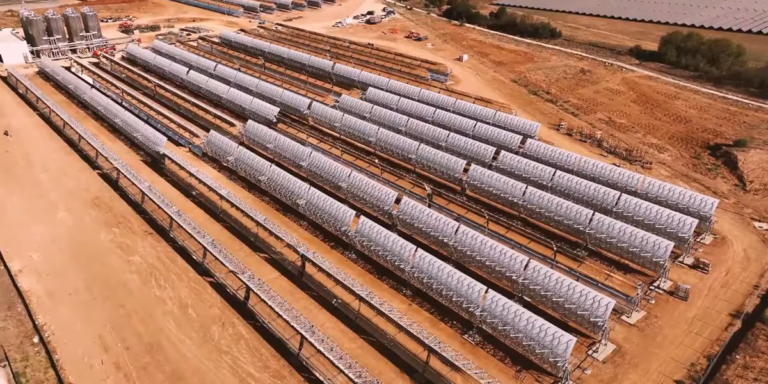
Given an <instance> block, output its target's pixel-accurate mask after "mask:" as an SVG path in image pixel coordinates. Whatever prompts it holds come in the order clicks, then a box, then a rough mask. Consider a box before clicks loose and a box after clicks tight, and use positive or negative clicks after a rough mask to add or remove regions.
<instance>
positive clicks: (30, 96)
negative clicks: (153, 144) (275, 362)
mask: <svg viewBox="0 0 768 384" xmlns="http://www.w3.org/2000/svg"><path fill="white" fill-rule="evenodd" d="M43 65H45V64H43ZM8 73H9V76H8V79H9V83H10V84H11V86H13V87H14V88H16V89H17V90H18V92H19V93H20V94H21V95H22V96H23V97H24V98H26V99H27V100H28V101H29V102H30V103H32V104H33V105H34V106H35V107H36V108H38V109H39V110H40V112H41V113H42V114H43V116H44V118H45V119H46V120H48V121H49V122H50V123H51V124H52V125H53V126H54V127H55V128H56V129H58V130H59V131H61V132H62V133H63V134H64V137H65V138H66V139H67V140H69V141H70V143H71V144H72V145H73V146H74V147H75V148H77V149H78V150H79V151H80V152H82V153H83V154H84V155H86V157H88V159H89V160H90V161H91V162H92V163H93V164H94V165H96V166H97V167H98V168H99V169H100V170H101V171H102V174H103V175H105V176H106V177H108V178H109V179H110V180H112V181H113V183H114V184H115V185H116V186H117V187H118V188H120V189H121V190H122V191H123V192H125V193H126V195H127V196H128V197H129V198H130V199H131V200H132V201H133V202H134V203H136V204H137V206H139V207H141V209H142V210H143V211H145V212H146V213H148V214H149V216H150V217H151V218H152V219H153V220H154V221H155V222H156V223H157V224H158V225H159V226H160V227H162V228H164V229H165V230H166V231H167V232H168V234H169V235H170V236H171V237H172V238H173V239H174V240H175V241H176V242H177V243H178V244H179V245H181V246H182V247H184V248H185V249H186V250H187V251H188V253H189V254H190V255H191V256H192V257H193V258H195V260H196V261H198V262H199V263H200V264H201V265H202V266H204V267H205V268H206V269H208V270H209V271H210V272H211V273H212V274H213V276H215V277H216V279H217V280H218V281H219V282H221V283H222V284H223V285H224V286H226V287H227V290H228V291H229V292H230V293H231V294H233V295H235V296H237V297H240V298H241V299H242V300H243V301H244V302H245V303H246V304H248V306H249V308H250V309H251V310H252V311H253V313H254V314H255V315H256V317H257V318H258V319H259V321H260V322H262V323H263V324H264V325H265V326H266V328H267V329H268V330H269V331H270V332H272V333H273V334H274V335H275V336H277V337H278V339H280V340H281V341H282V343H283V344H284V345H285V346H286V347H287V348H289V349H290V350H291V351H292V352H294V353H295V355H296V357H297V358H298V359H299V360H300V361H301V362H302V364H304V365H305V366H306V367H308V368H309V369H310V370H311V371H312V372H313V373H315V374H316V375H317V376H318V377H319V378H321V379H322V380H324V381H325V382H327V383H338V379H339V377H340V376H339V375H343V376H344V377H346V378H347V379H348V382H351V383H361V384H363V383H365V384H376V383H379V380H378V379H376V378H374V377H372V376H371V375H370V373H368V371H367V370H365V369H364V368H362V367H361V366H359V365H358V363H357V362H356V361H354V359H352V358H351V357H350V356H349V355H347V354H346V353H345V352H344V351H343V350H341V349H340V348H339V346H338V345H336V344H335V343H334V342H333V341H332V340H330V339H329V338H328V337H327V336H325V335H324V334H322V333H321V332H320V331H319V330H318V329H317V328H316V327H315V326H314V325H312V323H311V322H310V321H309V320H308V319H306V318H305V317H304V316H302V315H301V314H300V313H299V312H298V311H296V309H295V308H293V307H292V306H291V305H290V304H288V302H286V301H285V300H284V299H283V298H282V297H280V296H279V295H278V294H277V293H276V292H274V291H273V290H272V289H271V288H269V286H268V285H266V284H265V283H264V282H263V281H262V280H261V279H258V278H256V277H254V275H253V272H251V271H250V270H249V269H248V268H247V267H245V266H244V265H243V264H242V263H240V261H239V260H237V258H235V257H234V256H232V255H231V254H230V253H229V252H228V251H227V250H226V249H225V248H224V247H223V246H221V245H220V244H218V243H217V242H216V241H215V240H213V238H211V237H210V235H208V234H207V233H206V232H205V231H203V230H202V229H201V228H200V227H199V226H198V225H197V224H196V223H195V222H194V221H192V220H191V219H190V218H189V217H187V216H186V215H185V214H184V213H182V212H181V211H180V210H179V209H178V208H176V207H175V206H174V205H173V204H172V203H171V202H170V201H169V200H168V199H166V198H165V197H164V196H163V195H162V194H161V193H160V192H159V191H158V190H156V189H155V188H154V187H152V185H151V184H150V183H148V182H147V181H146V180H144V179H143V178H141V177H140V176H139V175H138V174H137V173H136V172H135V171H133V169H131V168H130V167H129V166H128V165H127V164H125V163H124V162H123V161H122V160H121V159H120V158H119V157H118V156H116V155H115V154H114V153H112V152H111V151H110V150H109V149H107V148H106V147H105V146H104V145H103V144H102V143H101V141H99V140H98V139H97V138H96V137H95V136H93V134H92V133H91V132H90V131H88V130H87V129H85V128H84V127H82V126H81V125H80V124H78V123H77V122H76V121H74V120H73V119H72V118H71V117H70V116H68V115H67V114H66V113H64V112H63V110H62V109H61V108H60V107H59V106H58V105H56V104H55V103H53V102H52V101H51V100H50V99H48V98H47V97H45V96H44V95H43V93H42V92H40V91H39V90H38V89H37V88H36V87H35V86H34V85H32V84H31V83H30V82H29V80H27V79H26V78H25V77H24V76H23V75H22V74H20V73H19V72H18V71H17V70H16V69H14V68H9V69H8ZM209 256H210V257H209ZM214 261H215V262H216V263H217V264H214ZM217 265H220V266H221V267H223V268H224V270H223V271H222V270H221V268H220V267H217ZM259 304H265V305H259ZM289 333H290V334H289ZM296 336H298V338H297V337H296ZM316 359H326V360H327V363H328V364H326V363H325V362H324V361H315V360H316ZM328 365H330V366H333V367H334V368H335V369H338V371H336V372H327V371H326V366H328ZM345 382H346V380H345Z"/></svg>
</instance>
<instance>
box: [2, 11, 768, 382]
mask: <svg viewBox="0 0 768 384" xmlns="http://www.w3.org/2000/svg"><path fill="white" fill-rule="evenodd" d="M174 1H177V2H180V3H184V4H186V5H190V6H195V7H200V8H204V9H207V10H211V11H215V12H220V13H223V14H226V15H235V16H240V15H243V16H247V17H258V15H253V14H256V13H260V12H263V13H271V12H272V11H274V9H278V10H283V11H291V10H294V9H295V10H304V9H305V8H306V7H311V8H321V7H322V3H323V2H329V3H335V1H331V0H308V1H307V2H306V3H305V2H303V1H300V0H266V1H262V0H258V1H255V0H174ZM494 4H496V5H507V6H515V7H522V8H535V9H544V10H552V11H559V12H570V13H578V14H586V15H594V16H602V17H612V18H620V19H627V20H637V21H646V22H655V23H666V24H673V25H685V26H692V27H702V28H713V29H722V30H729V31H739V32H750V33H768V0H752V1H747V0H737V1H734V2H728V3H726V2H724V1H722V0H689V2H688V3H685V2H670V1H667V2H664V1H657V2H653V1H650V0H616V1H612V2H609V4H602V3H599V2H597V0H580V1H576V2H565V1H556V0H537V1H530V0H529V1H526V0H499V1H497V2H496V3H494ZM44 17H45V19H44V20H43V18H42V17H40V16H37V15H35V14H34V13H31V12H28V13H23V14H22V19H23V20H24V21H25V22H26V24H25V25H24V28H25V31H32V32H34V33H32V32H30V36H32V37H31V39H32V40H34V39H35V33H37V35H39V36H38V40H40V42H39V44H38V45H42V44H48V43H47V41H48V40H51V41H61V42H65V41H69V42H78V41H81V40H82V41H84V42H86V41H88V40H89V39H91V38H99V37H101V34H102V31H101V28H100V26H99V24H98V16H97V14H96V13H95V11H93V10H91V9H90V8H88V7H86V8H83V10H82V12H75V11H72V10H69V9H68V10H67V11H65V12H64V13H62V14H61V15H59V14H57V13H55V12H53V11H49V12H47V13H46V14H45V15H44ZM222 17H223V16H222ZM94 22H95V24H94ZM35 23H37V24H35ZM78 23H80V24H79V27H78ZM76 27H77V28H76ZM303 44H305V45H306V47H307V48H306V49H304V48H303V47H302V45H303ZM358 51H359V52H358ZM470 53H471V52H470ZM353 58H357V60H354V59H353ZM62 64H63V65H62ZM36 67H37V68H36V70H37V72H38V74H40V78H37V77H35V78H27V77H26V76H27V75H24V74H22V73H21V72H20V71H18V70H16V69H13V68H11V69H9V70H8V80H7V83H8V85H9V86H10V87H11V88H14V89H15V90H16V91H17V94H18V96H20V97H21V98H23V99H25V100H26V101H27V102H28V103H27V104H28V105H29V106H30V107H31V108H33V109H34V110H36V111H37V112H40V114H39V116H40V117H41V118H42V119H44V120H46V121H47V122H48V123H49V125H51V127H52V128H53V129H54V130H55V131H58V133H59V135H58V137H60V138H63V139H64V140H65V141H67V142H68V144H69V145H70V147H71V149H74V150H76V151H77V152H80V154H81V156H80V158H82V159H84V160H86V161H87V162H89V163H90V164H91V165H92V166H93V167H94V168H96V169H98V170H99V173H100V175H101V177H102V178H106V179H107V180H105V181H107V182H108V183H109V184H110V186H111V187H112V189H113V190H114V191H116V192H118V193H119V194H120V195H121V196H122V198H123V199H127V201H128V202H129V203H130V206H131V207H132V208H134V209H135V210H136V211H137V212H138V213H139V214H140V215H142V216H145V215H146V216H147V217H146V218H145V219H148V220H150V221H151V228H152V230H154V231H156V232H157V233H158V234H160V235H161V236H159V238H161V239H162V240H163V241H167V242H169V243H173V244H171V245H173V246H174V249H175V250H176V251H178V252H180V253H181V251H183V253H182V256H183V258H184V259H185V261H186V262H187V263H190V266H192V267H193V270H195V272H196V273H197V274H199V275H200V276H203V277H206V276H208V277H210V278H209V279H206V281H208V280H210V281H208V283H210V284H211V285H215V284H220V285H221V287H219V286H218V285H216V287H215V288H216V289H215V291H216V292H217V293H219V294H220V295H222V296H223V295H228V297H227V298H226V300H225V302H227V303H228V304H230V305H232V306H233V307H235V306H236V304H238V303H242V304H245V305H243V306H242V308H240V307H237V308H236V311H234V313H236V314H237V315H240V316H241V317H242V319H239V318H238V319H237V320H245V321H246V322H247V323H250V324H251V325H254V324H255V325H256V326H257V327H259V328H263V330H262V329H258V330H257V334H256V335H257V337H258V336H264V338H265V340H266V344H265V345H268V346H269V347H274V348H275V350H276V352H277V354H276V355H278V356H281V357H284V358H285V360H286V362H287V363H288V364H289V365H291V366H293V368H295V369H296V371H297V372H298V375H297V377H301V376H304V379H306V380H308V381H318V382H324V383H334V384H346V383H360V384H380V383H389V382H398V383H399V382H402V381H404V380H401V379H406V378H410V379H411V380H413V381H414V382H423V383H434V384H449V383H456V384H501V383H506V382H508V381H509V382H528V381H535V382H551V383H553V384H554V383H557V384H565V383H577V382H581V381H583V380H585V378H584V377H585V375H589V374H590V370H592V369H597V370H599V369H601V365H599V364H598V365H595V364H594V361H595V360H597V361H599V362H603V361H604V360H603V359H604V358H606V356H608V355H609V354H611V353H619V354H624V355H622V356H620V357H621V358H624V360H626V357H628V356H630V355H632V351H630V352H627V349H626V348H627V347H629V346H630V345H633V344H632V343H634V342H628V340H631V339H632V337H637V335H636V334H634V335H632V336H629V337H628V333H627V332H637V327H636V326H635V324H636V323H635V322H637V321H643V320H640V319H641V318H642V317H643V316H644V315H645V314H646V312H648V313H651V314H653V316H655V317H653V321H654V322H655V323H654V324H653V325H654V326H656V325H657V323H658V321H660V319H661V315H663V314H664V311H668V310H669V308H670V306H669V303H668V301H667V300H670V298H669V297H667V296H670V297H672V296H674V295H672V293H673V292H678V291H676V290H675V289H674V284H676V281H677V280H678V278H679V279H680V281H681V282H682V283H685V284H688V281H687V280H685V279H686V278H688V276H687V275H681V274H680V270H679V268H685V267H686V266H688V267H691V269H699V268H697V267H699V266H701V265H702V264H699V263H700V262H701V263H703V264H706V267H707V271H706V272H704V273H708V272H709V269H708V268H709V263H708V262H707V261H706V260H703V259H700V258H699V257H696V254H697V252H699V251H702V248H703V247H704V245H700V244H705V243H706V240H705V239H706V238H708V237H710V238H711V237H714V238H717V237H718V236H710V235H711V234H712V231H713V227H714V223H715V221H716V217H715V213H716V211H717V206H718V205H719V200H718V199H716V198H714V197H710V196H707V195H704V194H701V193H698V192H695V191H692V190H690V189H688V188H685V187H681V186H678V185H674V184H671V183H667V182H664V181H661V180H658V179H655V178H653V177H649V176H646V175H643V174H640V173H637V172H633V171H631V170H629V169H625V168H622V167H621V166H617V165H614V164H610V163H606V162H602V161H598V160H595V159H593V158H591V157H588V156H583V155H579V154H577V153H574V152H570V151H568V150H565V149H562V148H558V147H556V146H554V145H552V144H548V142H547V141H545V139H544V138H542V135H544V133H543V132H542V131H541V124H540V123H538V122H536V121H533V120H531V119H526V118H522V117H519V116H517V115H516V112H515V111H514V110H512V109H510V107H509V106H508V105H505V104H504V103H502V102H498V101H493V100H490V99H485V98H482V97H480V96H476V95H472V94H469V93H466V92H463V91H459V90H453V89H452V88H451V87H450V86H449V85H448V84H450V82H449V76H450V75H451V69H450V68H451V67H452V66H451V65H450V64H448V65H446V64H442V63H438V62H434V61H429V60H425V59H420V58H419V57H416V56H409V55H406V54H401V53H399V52H397V51H394V50H388V49H385V48H382V49H379V48H378V47H375V46H374V45H370V46H368V47H366V44H365V43H360V42H356V41H353V40H349V39H346V38H342V37H335V36H327V35H324V34H322V33H318V32H313V31H306V30H303V29H301V28H298V27H294V26H291V25H282V24H279V25H277V26H275V27H272V26H270V27H268V26H266V25H261V26H258V27H256V28H255V29H251V30H245V29H243V30H240V31H239V32H228V31H225V32H221V33H219V34H218V35H207V36H200V37H196V38H191V39H190V38H184V37H183V36H182V37H173V36H170V37H169V38H167V39H165V38H164V39H163V40H154V41H152V42H151V43H149V44H142V43H141V40H138V43H136V42H131V43H129V44H127V45H126V47H125V49H124V50H117V51H116V52H115V54H113V55H102V56H97V57H88V58H85V57H80V58H70V60H68V63H67V64H65V63H63V61H61V62H55V61H53V60H51V59H49V58H47V57H43V58H41V59H40V61H39V62H37V63H36ZM46 82H47V83H49V84H47V83H46ZM35 84H37V85H38V86H37V87H36V86H35ZM38 87H39V88H38ZM46 92H49V93H50V92H53V93H58V94H59V96H64V98H63V99H60V101H59V103H60V104H61V106H60V105H57V104H56V103H55V102H53V101H52V99H51V98H48V97H47V96H46V95H45V93H46ZM70 100H71V101H70ZM77 109H83V110H86V111H88V113H86V114H82V113H80V114H79V115H77V116H81V117H79V118H78V120H80V122H78V121H76V120H75V119H74V118H72V117H71V116H75V114H73V113H72V111H73V110H74V111H76V110H77ZM65 110H66V111H65ZM86 121H87V122H86ZM86 127H89V128H86ZM110 135H111V136H114V137H110ZM97 137H98V138H97ZM105 143H106V144H108V145H109V147H108V146H107V145H105ZM111 146H114V148H110V147H111ZM113 151H114V152H113ZM584 153H586V152H584ZM118 154H119V156H118ZM121 157H122V158H121ZM128 164H130V165H131V166H129V165H128ZM132 167H133V168H132ZM89 170H90V169H89ZM152 183H155V185H154V186H153V185H152ZM161 191H162V192H161ZM123 195H125V196H123ZM724 216H725V214H724ZM723 221H724V222H727V220H725V219H723ZM719 228H720V226H719V227H718V229H719ZM163 231H166V232H163ZM166 234H167V236H166ZM706 244H709V243H706ZM162 245H165V244H162ZM230 250H231V251H230ZM691 260H694V263H693V264H691V263H690V261H691ZM263 263H266V264H263ZM198 264H199V265H198ZM214 266H215V268H214ZM198 267H200V268H198ZM269 268H274V271H273V270H272V269H269ZM198 269H199V270H198ZM699 270H700V271H701V272H703V271H702V270H701V269H699ZM273 272H277V273H273ZM686 273H687V272H686ZM671 280H675V282H673V281H671ZM203 286H205V284H204V285H203ZM680 286H682V287H686V288H689V287H688V286H687V285H683V284H678V288H679V287H680ZM220 288H223V289H220ZM702 291H703V290H702ZM665 292H666V293H669V294H670V295H663V293H665ZM675 297H677V296H675ZM215 298H216V299H219V298H218V297H215ZM678 298H679V297H678ZM657 300H660V303H661V304H659V305H656V306H653V305H652V304H655V303H656V301H657ZM683 300H685V299H683ZM718 300H719V299H718ZM685 301H687V300H685ZM681 305H684V304H681ZM226 309H227V310H230V308H226ZM654 310H656V313H654ZM681 310H684V309H681ZM249 319H253V320H256V321H251V320H249ZM672 320H673V321H674V319H672ZM624 322H626V323H627V324H624ZM633 328H634V330H632V329H633ZM647 329H648V328H645V329H643V331H644V332H647ZM659 335H660V334H656V335H653V337H659ZM643 336H645V335H643ZM644 342H647V343H651V342H655V339H653V338H652V337H651V336H649V340H648V341H644ZM613 343H616V344H617V345H614V344H613ZM634 344H637V343H634ZM644 345H645V344H644ZM622 349H624V351H622ZM270 352H271V351H270ZM633 356H634V355H633ZM590 357H591V358H590ZM265 360H266V359H265ZM276 361H279V362H280V363H281V364H282V363H284V362H283V361H282V358H280V359H278V360H276ZM610 364H611V363H609V364H606V365H605V366H603V367H602V368H604V369H605V371H603V372H601V373H600V374H601V375H603V376H602V377H606V375H610V376H611V377H615V376H616V374H617V373H616V371H615V370H616V367H614V366H611V365H610ZM527 375H531V376H533V378H531V377H529V376H527ZM598 378H600V376H597V375H596V376H593V378H592V379H598ZM529 379H532V380H529ZM592 379H590V380H592Z"/></svg>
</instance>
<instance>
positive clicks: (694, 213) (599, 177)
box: [520, 140, 720, 231]
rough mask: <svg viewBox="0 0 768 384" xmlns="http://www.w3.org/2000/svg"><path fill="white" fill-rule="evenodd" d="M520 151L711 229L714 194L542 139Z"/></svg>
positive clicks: (551, 165) (705, 228)
mask: <svg viewBox="0 0 768 384" xmlns="http://www.w3.org/2000/svg"><path fill="white" fill-rule="evenodd" d="M520 155H521V156H524V157H527V158H529V159H532V160H535V161H537V162H539V163H542V164H546V165H548V166H550V167H553V168H556V169H559V170H562V171H565V172H568V173H571V174H573V175H576V176H580V177H583V178H585V179H587V180H590V181H593V182H596V183H599V184H602V185H606V186H609V187H611V188H614V189H616V190H617V191H620V192H622V193H626V194H628V195H631V196H634V197H638V198H641V199H643V200H645V201H647V202H649V203H653V204H656V205H659V206H661V207H664V208H668V209H671V210H673V211H676V212H679V213H681V214H683V215H687V216H690V217H692V218H695V219H698V220H699V224H698V226H699V228H701V229H703V230H704V231H711V229H712V228H711V227H712V224H713V220H714V215H715V210H716V209H717V205H718V203H719V202H720V201H719V200H718V199H715V198H713V197H709V196H705V195H702V194H700V193H697V192H694V191H691V190H689V189H686V188H682V187H678V186H676V185H672V184H669V183H665V182H663V181H660V180H657V179H653V178H650V177H647V176H644V175H641V174H639V173H635V172H632V171H629V170H626V169H621V168H617V167H614V166H611V165H609V164H606V163H602V162H599V161H596V160H592V159H589V158H587V157H584V156H581V155H577V154H575V153H573V152H569V151H566V150H564V149H560V148H557V147H553V146H551V145H549V144H545V143H542V142H540V141H534V140H529V141H528V142H526V144H525V146H524V147H523V150H522V151H520Z"/></svg>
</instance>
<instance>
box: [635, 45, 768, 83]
mask: <svg viewBox="0 0 768 384" xmlns="http://www.w3.org/2000/svg"><path fill="white" fill-rule="evenodd" d="M629 54H630V55H631V56H633V57H635V58H637V59H638V60H640V61H655V62H659V63H663V64H667V65H670V66H672V67H675V68H679V69H684V70H687V71H691V72H694V73H696V74H698V75H700V76H701V77H703V78H704V79H706V80H709V81H712V82H714V83H716V84H729V85H733V86H737V87H743V88H749V89H752V90H755V91H756V92H758V93H760V94H761V95H762V96H764V97H768V65H765V66H762V67H754V66H750V65H749V63H748V61H747V50H746V48H744V46H743V45H741V44H737V43H734V42H733V41H731V40H729V39H725V38H706V37H704V36H703V35H702V34H700V33H698V32H687V33H683V32H680V31H674V32H670V33H668V34H666V35H664V36H662V37H661V39H660V41H659V47H658V49H657V50H655V51H654V50H647V49H644V48H643V47H641V46H640V45H635V46H634V47H632V48H630V49H629Z"/></svg>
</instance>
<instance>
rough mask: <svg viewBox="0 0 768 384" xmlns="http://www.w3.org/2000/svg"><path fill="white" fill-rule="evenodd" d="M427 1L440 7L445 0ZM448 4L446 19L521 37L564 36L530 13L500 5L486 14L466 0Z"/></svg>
mask: <svg viewBox="0 0 768 384" xmlns="http://www.w3.org/2000/svg"><path fill="white" fill-rule="evenodd" d="M427 1H428V2H429V3H430V4H431V5H433V6H435V7H440V6H441V3H442V2H443V1H444V0H427ZM442 5H445V4H442ZM448 5H449V7H448V8H446V9H445V10H444V11H443V17H445V18H446V19H450V20H454V21H458V22H461V23H467V24H472V25H476V26H478V27H483V28H488V29H490V30H492V31H496V32H501V33H506V34H508V35H514V36H520V37H529V38H538V39H559V38H561V37H562V36H563V33H562V32H560V30H559V29H557V28H556V27H554V26H553V25H552V24H551V23H550V22H548V21H537V20H535V19H534V18H533V16H530V15H524V14H517V13H509V12H507V8H506V7H499V9H498V10H496V11H495V12H491V13H490V14H488V15H486V14H484V13H482V12H480V11H478V10H477V8H476V7H475V6H474V5H472V4H470V3H469V2H467V1H466V0H454V1H449V2H448Z"/></svg>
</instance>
